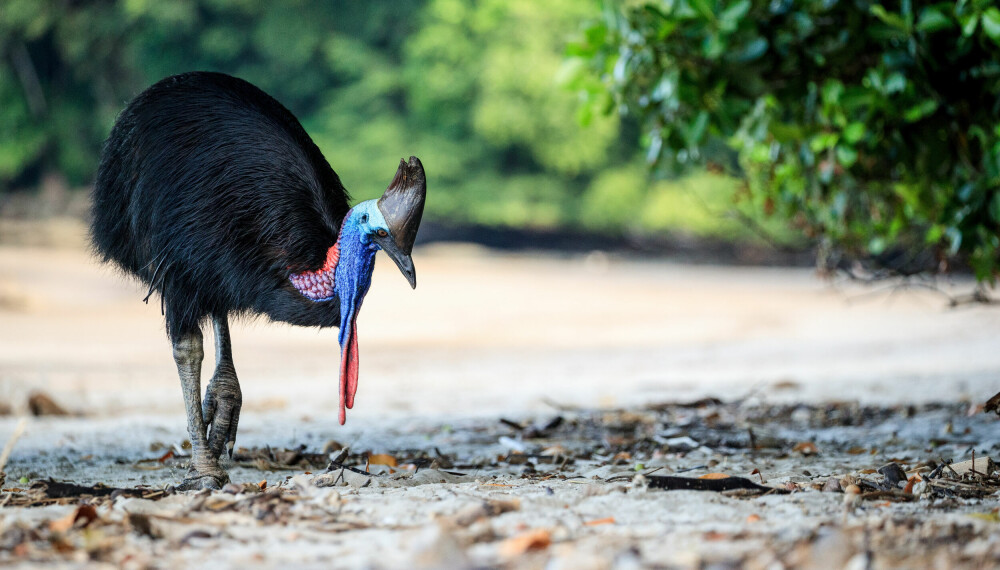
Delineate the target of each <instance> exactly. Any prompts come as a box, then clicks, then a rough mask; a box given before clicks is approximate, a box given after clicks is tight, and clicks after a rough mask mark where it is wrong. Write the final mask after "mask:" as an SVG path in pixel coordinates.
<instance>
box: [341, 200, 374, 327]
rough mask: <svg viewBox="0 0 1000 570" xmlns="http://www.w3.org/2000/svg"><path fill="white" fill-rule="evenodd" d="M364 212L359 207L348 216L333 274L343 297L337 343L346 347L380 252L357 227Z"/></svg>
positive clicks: (345, 220)
mask: <svg viewBox="0 0 1000 570" xmlns="http://www.w3.org/2000/svg"><path fill="white" fill-rule="evenodd" d="M360 215H361V213H360V212H359V209H358V208H354V209H352V210H351V211H350V212H348V213H347V217H346V218H345V219H344V223H343V224H342V225H341V229H340V236H339V240H338V241H339V243H340V261H338V262H337V268H336V270H335V272H334V289H335V291H336V293H337V297H339V298H340V331H339V335H338V339H337V340H338V341H339V342H340V345H341V346H344V340H345V339H346V338H347V335H348V334H349V333H350V329H351V325H352V324H353V322H354V319H356V318H357V314H358V310H359V309H360V308H361V302H362V301H364V298H365V294H366V293H368V287H369V286H371V283H372V270H373V269H374V268H375V253H376V252H378V250H379V249H381V248H380V247H379V246H378V244H376V243H373V242H372V241H371V239H370V238H369V235H368V234H367V233H366V232H363V231H362V227H361V225H360V224H358V220H357V219H356V218H357V217H359V216H360Z"/></svg>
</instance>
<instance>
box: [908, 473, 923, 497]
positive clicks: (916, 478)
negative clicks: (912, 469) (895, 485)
mask: <svg viewBox="0 0 1000 570" xmlns="http://www.w3.org/2000/svg"><path fill="white" fill-rule="evenodd" d="M921 481H923V479H921V478H920V477H919V476H918V475H914V476H913V477H910V478H909V479H907V480H906V487H903V492H904V493H912V492H913V484H914V483H919V482H921Z"/></svg>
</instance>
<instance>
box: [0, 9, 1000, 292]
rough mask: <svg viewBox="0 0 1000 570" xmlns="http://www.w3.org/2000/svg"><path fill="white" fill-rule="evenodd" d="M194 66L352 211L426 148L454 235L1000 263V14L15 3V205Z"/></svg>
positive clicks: (2, 135) (9, 147) (915, 262)
mask: <svg viewBox="0 0 1000 570" xmlns="http://www.w3.org/2000/svg"><path fill="white" fill-rule="evenodd" d="M194 69H207V70H217V71H223V72H227V73H231V74H233V75H237V76H239V77H242V78H244V79H247V80H249V81H251V82H252V83H255V84H257V85H258V86H260V87H261V88H262V89H264V90H265V91H267V92H269V93H271V94H272V95H274V96H275V97H276V98H277V99H278V100H279V101H281V102H282V103H284V104H285V105H286V106H287V107H288V108H290V109H291V110H292V111H293V112H294V113H295V114H296V115H297V116H298V117H299V119H300V120H301V121H302V123H303V125H304V126H305V128H306V130H307V131H308V132H309V133H310V135H311V136H312V137H313V138H314V140H315V141H316V142H317V144H318V145H319V146H320V148H321V149H322V150H323V152H324V154H325V155H326V156H327V158H328V160H329V161H330V163H331V165H332V166H333V167H334V169H335V170H337V172H338V173H339V174H340V176H341V178H342V179H343V180H344V182H345V184H346V185H347V187H348V189H349V190H350V191H351V192H352V194H353V196H354V197H355V199H365V198H369V197H374V196H377V195H378V194H379V193H380V192H381V190H382V189H383V188H384V187H385V185H386V183H387V182H388V180H389V177H390V176H391V174H392V172H393V170H394V167H395V164H396V163H395V161H396V160H397V159H398V158H399V157H405V156H409V155H410V154H415V155H417V156H420V158H421V159H422V160H423V162H424V164H425V165H426V166H427V169H428V175H429V182H430V184H431V185H432V188H431V192H432V193H431V196H430V199H429V200H428V204H427V216H428V218H429V219H433V220H436V221H439V222H447V223H453V224H480V225H486V226H496V227H515V228H529V229H542V230H548V229H551V230H567V229H569V230H584V231H588V232H597V233H604V234H608V235H613V236H622V235H625V236H655V235H691V236H696V237H700V238H712V239H715V238H721V239H723V240H729V241H739V242H748V241H751V242H752V241H757V242H769V243H772V244H777V245H778V246H787V245H791V246H794V247H803V246H808V245H815V246H818V251H819V253H820V255H819V258H820V263H821V265H823V266H824V267H827V268H835V267H841V268H844V267H847V268H848V269H849V270H852V271H853V270H854V269H853V268H856V267H857V266H856V265H848V264H847V261H846V260H857V259H861V260H864V261H865V264H866V265H865V267H866V268H869V269H872V270H876V271H881V270H888V271H889V272H890V273H893V272H894V273H911V272H917V271H926V270H932V271H934V270H940V269H947V268H948V267H949V264H951V263H952V262H953V261H954V260H959V261H960V262H962V263H968V264H969V265H970V266H971V267H972V268H973V269H974V270H975V272H976V274H977V276H978V277H979V278H980V279H981V280H983V281H985V282H990V281H992V279H993V277H994V276H995V275H996V274H997V270H998V267H1000V264H998V260H1000V237H998V233H1000V232H998V230H1000V192H998V187H1000V120H998V117H1000V10H998V9H997V7H996V6H994V3H993V2H991V1H989V0H959V1H957V2H914V1H911V0H903V1H885V2H880V1H874V0H840V1H837V0H803V1H800V2H793V1H791V0H766V1H765V0H754V1H751V0H655V1H654V0H650V1H631V0H630V1H624V2H618V1H614V0H608V1H606V2H603V3H602V2H597V1H592V0H550V1H548V2H536V1H533V0H477V1H463V0H397V1H393V2H351V1H336V0H313V1H307V0H272V1H270V2H259V1H257V0H91V1H69V0H4V2H3V4H2V6H0V193H4V194H7V195H10V194H11V193H12V192H22V193H23V192H31V191H33V190H34V189H36V188H38V187H39V184H40V182H41V181H42V180H43V179H45V178H46V177H51V176H53V175H56V176H58V177H61V178H62V179H65V180H66V181H67V182H68V184H69V185H71V186H73V187H81V188H82V187H85V186H86V185H87V184H89V183H90V181H91V179H92V176H93V173H94V169H95V166H96V163H97V157H98V154H99V152H100V146H101V143H102V141H103V140H104V138H105V137H106V136H107V133H108V132H109V130H110V128H111V125H112V124H113V122H114V119H115V116H116V114H117V113H118V112H119V111H120V110H121V109H122V108H123V107H124V105H125V104H126V103H127V102H128V101H129V100H130V99H131V98H132V97H134V96H135V95H136V94H138V93H139V92H140V91H141V90H142V89H143V88H145V87H146V86H148V85H149V84H151V83H153V82H155V81H157V80H159V79H161V78H162V77H165V76H167V75H171V74H174V73H179V72H183V71H189V70H194ZM761 236H764V237H761Z"/></svg>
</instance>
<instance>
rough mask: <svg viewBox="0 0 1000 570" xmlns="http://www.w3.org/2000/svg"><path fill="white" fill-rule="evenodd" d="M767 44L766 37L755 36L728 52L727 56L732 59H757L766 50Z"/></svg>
mask: <svg viewBox="0 0 1000 570" xmlns="http://www.w3.org/2000/svg"><path fill="white" fill-rule="evenodd" d="M767 46H768V44H767V39H766V38H756V39H754V40H753V41H751V42H749V43H748V44H746V45H745V46H743V47H742V48H741V49H738V50H736V51H734V52H732V53H730V54H729V57H730V59H732V60H733V61H740V62H744V61H753V60H755V59H759V58H760V57H761V56H762V55H764V54H765V53H766V52H767Z"/></svg>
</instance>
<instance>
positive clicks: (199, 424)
mask: <svg viewBox="0 0 1000 570" xmlns="http://www.w3.org/2000/svg"><path fill="white" fill-rule="evenodd" d="M203 357H204V351H203V350H202V338H201V330H198V329H195V330H194V331H192V332H188V333H185V334H183V335H181V336H180V338H177V339H175V340H174V362H175V363H177V373H178V374H179V375H180V377H181V389H182V390H183V391H184V409H185V411H186V412H187V424H188V436H189V437H190V438H191V466H190V468H189V469H188V474H187V477H185V478H184V481H183V482H182V483H181V484H180V489H183V490H190V489H220V488H222V486H223V485H225V484H226V483H228V482H229V475H227V474H226V472H225V471H223V470H222V468H221V467H219V460H218V459H217V456H215V455H212V453H211V452H210V450H209V447H208V440H207V438H206V437H205V422H204V421H203V420H202V417H201V361H202V358H203Z"/></svg>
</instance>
